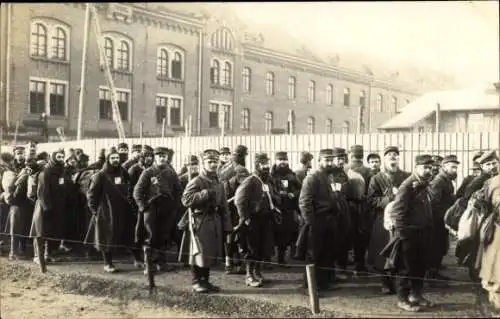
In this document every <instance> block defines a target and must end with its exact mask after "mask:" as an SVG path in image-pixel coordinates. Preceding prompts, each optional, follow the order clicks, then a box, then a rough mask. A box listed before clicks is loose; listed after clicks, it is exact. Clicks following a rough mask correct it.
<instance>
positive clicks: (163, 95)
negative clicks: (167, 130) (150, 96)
mask: <svg viewBox="0 0 500 319" xmlns="http://www.w3.org/2000/svg"><path fill="white" fill-rule="evenodd" d="M157 98H165V99H167V101H166V103H167V104H166V108H167V113H166V114H167V121H166V122H167V127H177V126H180V127H182V126H184V97H183V96H182V95H176V94H168V93H156V94H155V116H156V108H157V107H158V105H157V104H156V99H157ZM173 99H175V100H180V109H181V110H180V119H179V121H180V123H179V125H172V118H171V116H172V115H171V109H172V104H171V103H170V100H173ZM157 124H158V125H161V122H160V123H158V122H157Z"/></svg>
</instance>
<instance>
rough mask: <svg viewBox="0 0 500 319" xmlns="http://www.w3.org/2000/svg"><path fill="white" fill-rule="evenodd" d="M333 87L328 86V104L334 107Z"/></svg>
mask: <svg viewBox="0 0 500 319" xmlns="http://www.w3.org/2000/svg"><path fill="white" fill-rule="evenodd" d="M333 100H334V98H333V85H332V84H328V85H327V86H326V104H328V105H333Z"/></svg>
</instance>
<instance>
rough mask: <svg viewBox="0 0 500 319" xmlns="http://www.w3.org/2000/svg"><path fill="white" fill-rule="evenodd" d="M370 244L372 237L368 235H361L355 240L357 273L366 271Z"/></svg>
mask: <svg viewBox="0 0 500 319" xmlns="http://www.w3.org/2000/svg"><path fill="white" fill-rule="evenodd" d="M369 242H370V235H369V234H367V233H359V232H358V234H357V235H356V236H355V238H354V243H353V244H354V265H355V266H354V267H355V269H356V270H357V271H363V270H365V269H366V266H365V262H366V258H365V257H366V251H367V249H368V244H369Z"/></svg>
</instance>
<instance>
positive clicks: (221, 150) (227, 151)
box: [219, 147, 231, 154]
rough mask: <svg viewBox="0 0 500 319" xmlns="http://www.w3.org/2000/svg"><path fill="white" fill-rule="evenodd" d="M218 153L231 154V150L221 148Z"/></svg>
mask: <svg viewBox="0 0 500 319" xmlns="http://www.w3.org/2000/svg"><path fill="white" fill-rule="evenodd" d="M219 153H220V154H231V150H230V149H229V147H221V149H220V152H219Z"/></svg>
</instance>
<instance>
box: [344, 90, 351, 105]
mask: <svg viewBox="0 0 500 319" xmlns="http://www.w3.org/2000/svg"><path fill="white" fill-rule="evenodd" d="M349 105H351V90H350V89H349V88H345V89H344V106H349Z"/></svg>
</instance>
